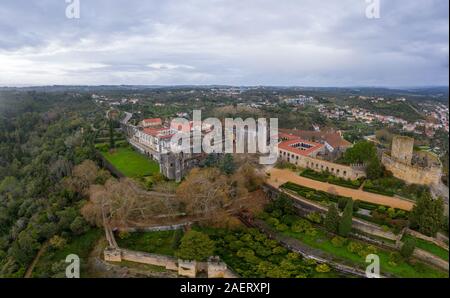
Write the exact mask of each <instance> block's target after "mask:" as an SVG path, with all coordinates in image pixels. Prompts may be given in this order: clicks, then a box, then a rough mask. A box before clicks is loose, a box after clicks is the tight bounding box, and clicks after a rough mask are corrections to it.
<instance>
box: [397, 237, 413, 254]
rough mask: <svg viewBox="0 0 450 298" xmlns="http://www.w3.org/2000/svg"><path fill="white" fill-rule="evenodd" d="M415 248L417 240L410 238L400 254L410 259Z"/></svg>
mask: <svg viewBox="0 0 450 298" xmlns="http://www.w3.org/2000/svg"><path fill="white" fill-rule="evenodd" d="M415 248H416V240H415V239H413V238H408V239H406V240H405V242H404V243H403V245H402V248H401V249H400V254H401V255H402V257H404V258H405V259H409V258H410V257H411V256H412V254H413V253H414V249H415Z"/></svg>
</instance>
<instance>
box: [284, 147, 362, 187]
mask: <svg viewBox="0 0 450 298" xmlns="http://www.w3.org/2000/svg"><path fill="white" fill-rule="evenodd" d="M279 157H280V158H281V159H282V160H284V161H287V162H289V163H291V164H294V165H296V166H298V167H301V168H305V169H311V170H314V171H316V172H325V171H328V172H330V173H331V174H333V175H335V176H337V177H340V178H344V179H351V180H356V179H358V178H362V177H365V176H366V172H365V171H364V170H363V169H362V168H361V166H360V165H357V166H347V165H342V164H337V163H334V162H330V161H326V160H322V159H318V158H314V157H309V156H303V155H299V154H294V153H291V152H289V151H286V150H282V149H279Z"/></svg>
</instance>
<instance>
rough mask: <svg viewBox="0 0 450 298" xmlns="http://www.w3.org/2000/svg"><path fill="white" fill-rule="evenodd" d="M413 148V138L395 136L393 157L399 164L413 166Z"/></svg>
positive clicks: (392, 150)
mask: <svg viewBox="0 0 450 298" xmlns="http://www.w3.org/2000/svg"><path fill="white" fill-rule="evenodd" d="M413 146H414V139H413V138H409V137H403V136H394V138H393V140H392V149H391V157H392V158H393V159H394V160H396V161H398V162H401V163H404V164H406V165H411V160H412V157H413Z"/></svg>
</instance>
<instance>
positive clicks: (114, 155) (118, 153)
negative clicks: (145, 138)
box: [102, 148, 159, 178]
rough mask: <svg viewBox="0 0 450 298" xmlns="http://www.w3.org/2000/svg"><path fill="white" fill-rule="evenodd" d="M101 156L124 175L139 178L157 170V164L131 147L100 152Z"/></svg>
mask: <svg viewBox="0 0 450 298" xmlns="http://www.w3.org/2000/svg"><path fill="white" fill-rule="evenodd" d="M102 154H103V156H104V157H105V158H106V159H107V160H108V161H109V162H110V163H111V164H113V165H114V166H115V167H116V168H117V169H118V170H119V171H120V172H122V173H123V174H124V175H125V176H127V177H131V178H139V177H144V176H151V175H153V174H155V173H158V172H159V165H158V164H157V163H156V162H155V161H153V160H151V159H150V158H148V157H146V156H144V155H142V154H140V153H138V152H136V151H134V150H133V149H132V148H117V149H115V150H114V151H113V152H102Z"/></svg>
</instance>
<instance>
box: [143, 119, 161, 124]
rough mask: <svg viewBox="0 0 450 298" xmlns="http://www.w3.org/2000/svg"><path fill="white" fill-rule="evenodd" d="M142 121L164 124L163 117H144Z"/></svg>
mask: <svg viewBox="0 0 450 298" xmlns="http://www.w3.org/2000/svg"><path fill="white" fill-rule="evenodd" d="M142 122H144V123H149V124H159V125H161V124H162V120H161V118H149V119H144V120H142Z"/></svg>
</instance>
